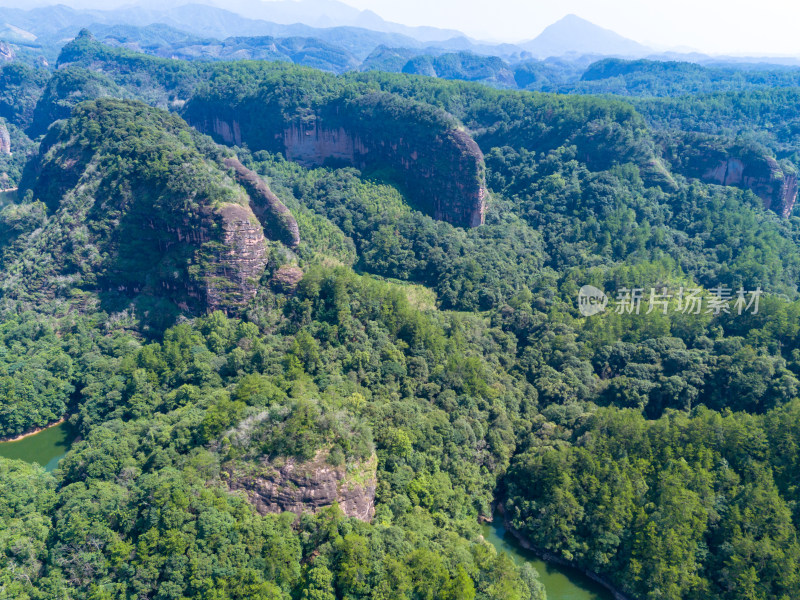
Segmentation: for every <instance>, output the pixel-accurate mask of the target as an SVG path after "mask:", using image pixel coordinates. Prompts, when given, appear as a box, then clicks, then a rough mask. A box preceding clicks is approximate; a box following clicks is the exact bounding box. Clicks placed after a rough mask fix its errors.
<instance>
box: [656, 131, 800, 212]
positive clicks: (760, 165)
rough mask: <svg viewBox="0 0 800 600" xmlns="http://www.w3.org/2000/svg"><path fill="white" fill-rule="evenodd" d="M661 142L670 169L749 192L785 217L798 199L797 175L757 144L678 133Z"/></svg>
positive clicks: (767, 207) (765, 206) (707, 181)
mask: <svg viewBox="0 0 800 600" xmlns="http://www.w3.org/2000/svg"><path fill="white" fill-rule="evenodd" d="M662 143H663V144H664V154H665V158H666V159H667V160H669V162H670V163H671V165H672V168H673V170H674V171H675V172H676V173H680V174H681V175H684V176H686V177H694V178H696V179H700V180H701V181H704V182H706V183H714V184H717V185H732V186H736V187H740V188H742V189H747V190H750V191H752V192H753V193H754V194H755V195H756V196H758V197H759V198H761V201H762V202H763V204H764V208H766V209H769V210H772V211H774V212H776V213H778V214H779V215H780V216H782V217H788V216H789V215H790V214H791V212H792V209H793V208H794V204H795V201H796V199H797V187H798V186H797V174H796V173H795V172H794V169H793V168H791V167H790V166H788V165H785V164H784V165H781V164H779V163H778V161H777V160H776V159H775V158H774V157H773V156H772V155H771V154H770V152H769V151H768V150H767V149H766V148H764V147H762V146H760V145H757V144H734V143H731V142H729V141H726V140H724V139H721V138H718V137H712V136H708V135H702V134H694V133H687V134H680V135H677V136H675V137H671V138H669V139H668V140H667V141H666V142H664V141H663V140H662Z"/></svg>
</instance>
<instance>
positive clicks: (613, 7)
mask: <svg viewBox="0 0 800 600" xmlns="http://www.w3.org/2000/svg"><path fill="white" fill-rule="evenodd" d="M343 1H344V2H346V3H347V4H349V5H351V6H355V7H357V8H362V9H365V8H368V9H371V10H374V11H375V12H376V13H378V14H379V15H381V16H382V17H383V18H384V19H386V20H388V21H396V22H398V23H404V24H407V25H434V26H436V27H451V28H454V29H460V30H461V31H464V32H465V33H468V34H470V35H472V36H478V37H482V38H494V39H500V40H503V41H520V40H524V39H530V38H533V37H535V36H536V35H537V34H538V33H539V32H541V30H542V29H544V27H546V26H547V25H549V24H550V23H552V22H554V21H556V20H558V19H559V18H561V17H563V16H564V15H566V14H569V13H574V14H576V15H578V16H579V17H583V18H584V19H587V20H589V21H592V22H593V23H595V24H597V25H600V26H602V27H606V28H608V29H613V30H614V31H616V32H617V33H619V34H621V35H624V36H625V37H629V38H631V39H634V40H636V41H638V42H642V43H645V44H649V45H655V46H661V47H676V46H689V47H692V48H696V49H699V50H702V51H705V52H712V53H736V54H743V53H747V54H753V53H756V54H786V55H792V56H800V2H798V0H758V1H755V0H724V1H723V0H660V1H653V0H527V1H526V0H343Z"/></svg>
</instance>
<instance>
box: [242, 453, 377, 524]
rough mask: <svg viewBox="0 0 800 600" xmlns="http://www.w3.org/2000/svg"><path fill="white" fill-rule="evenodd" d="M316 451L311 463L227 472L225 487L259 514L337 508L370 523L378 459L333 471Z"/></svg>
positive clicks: (265, 464) (290, 462) (324, 455)
mask: <svg viewBox="0 0 800 600" xmlns="http://www.w3.org/2000/svg"><path fill="white" fill-rule="evenodd" d="M327 456H328V453H327V452H326V451H324V450H320V451H319V452H318V453H317V455H316V456H315V457H314V459H312V460H310V461H308V462H298V461H296V460H295V459H292V458H290V459H286V461H285V462H284V463H283V464H280V465H279V464H277V463H270V462H269V461H268V460H266V459H264V460H263V461H262V462H261V464H260V465H258V466H257V468H255V469H253V468H249V469H247V468H244V467H237V468H232V467H231V468H229V470H228V471H227V474H228V477H229V483H228V485H229V487H230V489H231V490H242V491H244V492H245V493H246V494H247V497H248V498H249V499H250V501H251V502H252V503H253V505H254V506H255V507H256V509H257V510H258V511H259V512H260V513H261V514H267V513H280V512H283V511H289V512H293V513H296V514H298V515H299V514H302V513H304V512H310V513H314V512H317V511H318V510H319V509H321V508H325V507H327V506H332V505H333V504H334V503H337V504H338V505H339V508H341V509H342V512H344V514H345V515H347V516H349V517H356V518H357V519H361V520H362V521H371V520H372V517H373V515H374V514H375V486H376V483H377V480H376V469H377V465H378V459H377V457H376V456H375V455H374V454H373V456H372V457H371V458H370V459H369V460H368V461H366V462H365V463H363V464H359V465H351V466H349V467H348V468H345V467H344V466H341V467H334V466H331V465H330V464H328V463H327V462H326V459H327Z"/></svg>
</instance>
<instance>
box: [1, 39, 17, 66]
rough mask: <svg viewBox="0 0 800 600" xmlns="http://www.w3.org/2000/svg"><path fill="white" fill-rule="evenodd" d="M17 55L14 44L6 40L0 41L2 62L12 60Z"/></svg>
mask: <svg viewBox="0 0 800 600" xmlns="http://www.w3.org/2000/svg"><path fill="white" fill-rule="evenodd" d="M16 57H17V53H16V52H14V48H13V46H11V45H10V44H8V43H6V42H0V62H11V61H13V60H14V59H15V58H16Z"/></svg>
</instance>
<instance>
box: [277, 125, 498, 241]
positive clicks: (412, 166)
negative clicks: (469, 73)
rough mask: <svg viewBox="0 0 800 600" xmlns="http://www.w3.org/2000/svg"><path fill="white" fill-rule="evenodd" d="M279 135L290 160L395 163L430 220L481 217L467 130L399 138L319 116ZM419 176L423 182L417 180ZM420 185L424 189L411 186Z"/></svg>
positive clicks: (475, 155) (481, 191)
mask: <svg viewBox="0 0 800 600" xmlns="http://www.w3.org/2000/svg"><path fill="white" fill-rule="evenodd" d="M276 137H280V139H281V141H282V143H283V145H284V154H285V155H286V158H288V159H289V160H292V161H295V162H298V163H300V164H301V165H304V166H306V167H315V166H322V165H324V164H328V163H332V164H336V163H346V164H349V165H353V166H355V167H357V168H359V169H362V170H364V169H369V168H372V167H374V166H375V165H376V164H378V163H381V162H382V163H386V164H393V165H395V166H396V167H397V168H398V169H399V171H400V174H401V175H402V176H403V177H402V178H403V179H405V180H406V183H407V187H408V188H410V189H412V195H413V196H415V197H414V198H412V200H413V201H415V204H416V205H417V208H419V209H420V210H422V211H423V212H426V213H427V214H430V215H431V216H432V217H433V218H434V219H438V220H440V221H447V222H448V223H452V224H453V225H458V226H462V227H477V226H478V225H482V224H483V222H484V213H485V211H486V201H487V200H488V191H487V190H486V186H485V184H484V180H483V153H482V152H481V150H480V148H479V147H478V144H476V143H475V140H473V139H472V138H471V137H470V136H469V134H467V133H466V132H464V131H461V130H458V129H452V130H450V131H447V132H445V133H444V134H442V135H437V136H435V137H433V138H432V139H431V140H429V141H428V143H427V144H426V145H424V146H423V145H419V144H417V143H414V142H412V141H410V140H407V139H404V138H398V139H393V140H374V139H373V140H370V139H369V136H368V135H364V134H362V135H358V134H353V133H351V132H349V131H347V130H346V129H345V128H344V127H338V128H336V129H332V128H327V127H325V126H324V125H323V124H322V123H321V120H320V119H313V120H312V121H310V122H309V123H307V124H303V125H300V124H297V123H294V124H292V126H291V127H288V128H287V129H285V130H284V131H283V132H282V133H281V134H278V135H277V136H276ZM420 180H424V183H422V184H420V183H419V182H420ZM422 188H424V189H425V192H426V193H425V194H424V195H423V194H421V193H414V191H417V190H421V189H422Z"/></svg>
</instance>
